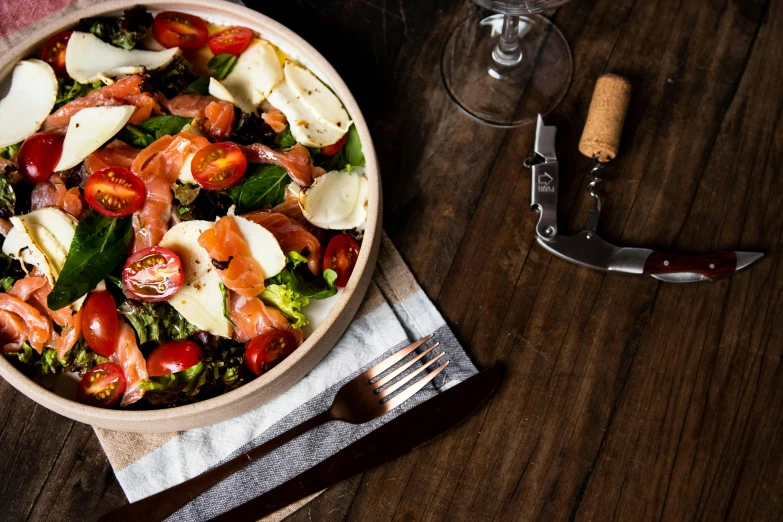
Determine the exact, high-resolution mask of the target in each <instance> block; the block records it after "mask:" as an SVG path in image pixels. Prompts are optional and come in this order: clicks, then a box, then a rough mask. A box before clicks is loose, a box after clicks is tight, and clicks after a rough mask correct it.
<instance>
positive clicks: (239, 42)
mask: <svg viewBox="0 0 783 522" xmlns="http://www.w3.org/2000/svg"><path fill="white" fill-rule="evenodd" d="M251 38H253V31H251V30H250V29H248V28H247V27H240V26H238V25H235V26H233V27H229V28H228V29H223V30H222V31H220V32H219V33H215V34H213V35H212V36H210V37H209V49H210V50H211V51H212V54H223V53H227V54H240V53H241V52H242V51H244V50H245V49H247V46H248V45H250V39H251Z"/></svg>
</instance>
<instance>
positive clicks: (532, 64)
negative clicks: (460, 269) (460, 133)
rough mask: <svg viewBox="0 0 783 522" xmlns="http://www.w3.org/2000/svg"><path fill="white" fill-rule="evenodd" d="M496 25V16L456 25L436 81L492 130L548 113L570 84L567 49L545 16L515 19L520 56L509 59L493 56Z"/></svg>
mask: <svg viewBox="0 0 783 522" xmlns="http://www.w3.org/2000/svg"><path fill="white" fill-rule="evenodd" d="M502 27H503V15H502V14H495V15H492V16H489V17H487V18H484V19H483V20H481V21H477V20H476V19H474V18H468V19H466V20H465V21H463V22H462V23H461V24H460V25H458V26H457V27H456V28H455V29H454V31H453V32H452V33H451V36H450V37H449V40H448V41H447V42H446V47H445V48H444V49H443V56H442V57H441V69H440V70H441V77H442V79H443V85H444V87H445V88H446V92H448V93H449V96H451V98H452V100H454V103H456V104H457V105H458V106H459V107H460V109H462V110H463V111H465V113H466V114H468V115H469V116H471V117H473V118H475V119H477V120H479V121H481V122H483V123H486V124H488V125H493V126H495V127H519V126H522V125H526V124H528V123H533V122H535V121H536V118H537V116H538V114H548V113H549V112H550V111H552V109H554V108H555V107H557V105H558V104H559V103H560V101H561V100H562V99H563V96H565V93H566V91H567V90H568V86H569V84H570V83H571V72H572V68H573V63H572V58H571V50H570V49H569V47H568V42H566V39H565V38H564V37H563V34H562V33H561V32H560V30H559V29H558V28H557V27H556V26H555V25H554V24H553V23H552V22H550V21H549V20H548V19H547V18H545V17H543V16H540V15H532V16H530V15H527V16H520V17H519V31H518V34H519V44H520V47H521V48H520V50H521V56H519V55H518V56H517V57H516V58H517V59H516V60H513V59H512V60H509V59H508V57H502V56H498V49H497V43H498V41H499V39H500V35H501V29H502ZM493 53H494V55H493ZM499 58H500V59H499ZM503 58H506V59H503Z"/></svg>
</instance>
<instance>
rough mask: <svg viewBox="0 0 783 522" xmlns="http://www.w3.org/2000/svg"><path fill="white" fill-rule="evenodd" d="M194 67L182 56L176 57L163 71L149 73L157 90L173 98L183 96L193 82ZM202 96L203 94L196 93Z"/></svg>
mask: <svg viewBox="0 0 783 522" xmlns="http://www.w3.org/2000/svg"><path fill="white" fill-rule="evenodd" d="M192 67H193V66H192V65H191V64H190V62H189V61H187V60H186V59H185V58H184V57H182V56H177V57H175V58H174V59H173V60H172V61H171V63H170V64H168V65H167V66H166V67H163V68H162V69H157V70H154V71H149V72H148V74H149V75H150V77H151V78H152V80H153V85H154V86H155V89H156V90H158V91H160V92H162V93H163V95H164V96H166V97H169V98H173V97H174V96H176V95H177V94H181V93H182V91H183V90H184V89H187V87H188V86H189V85H190V84H191V83H192V82H193V80H194V79H195V78H196V76H195V75H194V74H193V73H192V72H190V71H191V68H192ZM194 94H201V93H194Z"/></svg>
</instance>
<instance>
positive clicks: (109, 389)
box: [76, 363, 125, 408]
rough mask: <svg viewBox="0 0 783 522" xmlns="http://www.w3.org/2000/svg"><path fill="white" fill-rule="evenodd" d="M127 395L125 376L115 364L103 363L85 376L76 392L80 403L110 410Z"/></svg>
mask: <svg viewBox="0 0 783 522" xmlns="http://www.w3.org/2000/svg"><path fill="white" fill-rule="evenodd" d="M123 393H125V374H124V373H122V368H120V367H119V366H117V365H116V364H114V363H103V364H99V365H98V366H96V367H94V368H93V369H91V370H90V371H88V372H87V373H85V374H84V377H82V380H81V382H79V387H78V388H77V390H76V398H77V399H79V402H82V403H84V404H89V405H91V406H98V407H100V408H108V407H109V406H114V405H115V404H116V403H117V402H118V401H119V400H120V397H121V396H122V394H123Z"/></svg>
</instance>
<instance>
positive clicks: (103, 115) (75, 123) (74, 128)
mask: <svg viewBox="0 0 783 522" xmlns="http://www.w3.org/2000/svg"><path fill="white" fill-rule="evenodd" d="M135 110H136V107H134V106H133V105H120V106H116V107H87V108H86V109H82V110H80V111H79V112H77V113H76V114H74V115H73V117H72V118H71V121H70V123H69V124H68V130H67V131H66V133H65V141H64V142H63V152H62V154H61V155H60V161H59V162H58V163H57V166H56V167H55V168H54V170H55V171H60V170H65V169H69V168H71V167H74V166H76V165H78V164H79V162H81V161H82V160H83V159H84V158H86V157H87V156H88V155H90V154H91V153H93V152H95V151H96V150H98V149H99V148H100V146H101V145H103V144H104V143H106V142H107V141H109V140H110V139H111V138H112V137H113V136H114V135H115V134H117V133H118V132H119V131H120V129H122V128H123V127H124V126H125V124H126V123H128V120H130V117H131V116H132V115H133V111H135Z"/></svg>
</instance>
